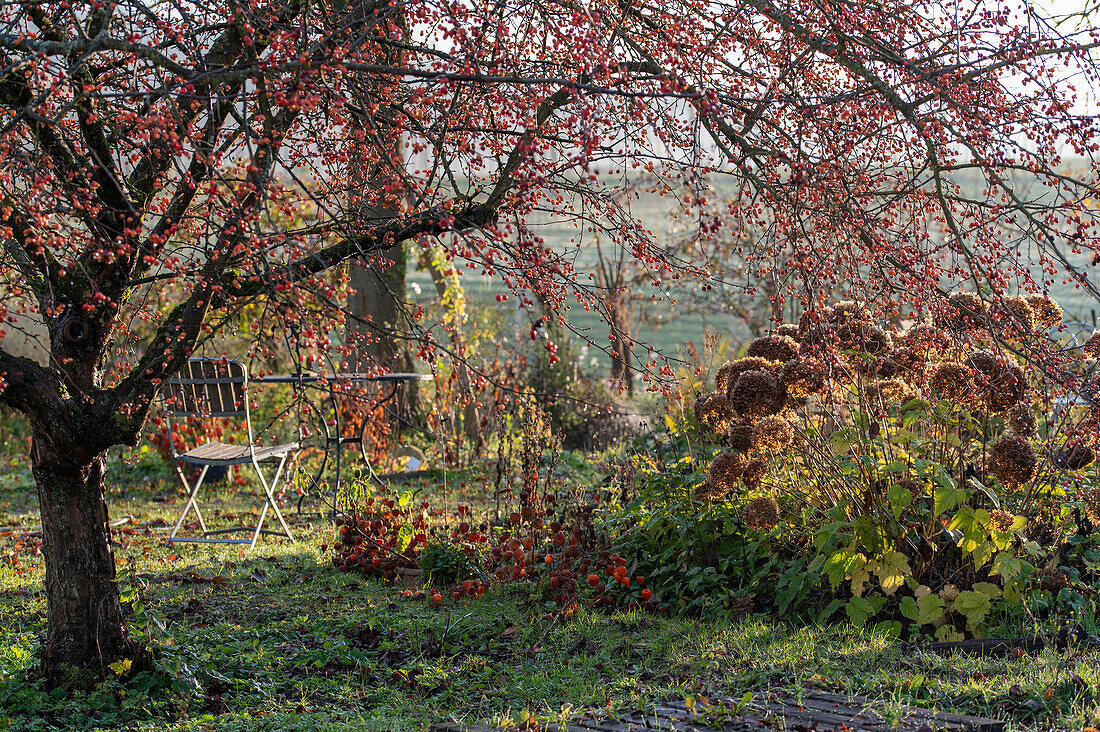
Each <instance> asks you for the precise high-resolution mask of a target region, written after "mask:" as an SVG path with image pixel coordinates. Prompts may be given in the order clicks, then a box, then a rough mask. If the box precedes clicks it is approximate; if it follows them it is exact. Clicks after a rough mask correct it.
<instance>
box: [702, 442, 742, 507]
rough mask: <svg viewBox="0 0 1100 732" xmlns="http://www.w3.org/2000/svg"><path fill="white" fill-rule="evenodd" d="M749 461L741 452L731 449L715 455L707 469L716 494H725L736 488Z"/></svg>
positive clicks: (708, 477)
mask: <svg viewBox="0 0 1100 732" xmlns="http://www.w3.org/2000/svg"><path fill="white" fill-rule="evenodd" d="M747 463H748V461H747V460H745V458H743V457H742V456H741V455H740V453H736V452H732V451H729V450H727V451H726V452H723V453H721V454H720V455H718V456H717V457H715V458H714V460H713V461H711V464H710V469H709V470H708V471H707V481H708V482H709V483H710V484H711V487H712V490H713V491H714V492H715V494H716V495H723V496H724V495H727V494H728V493H729V492H730V491H732V490H733V489H734V488H736V487H737V482H738V481H739V480H741V476H742V474H743V473H744V471H745V465H746V464H747Z"/></svg>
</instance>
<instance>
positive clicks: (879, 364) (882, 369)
mask: <svg viewBox="0 0 1100 732" xmlns="http://www.w3.org/2000/svg"><path fill="white" fill-rule="evenodd" d="M900 370H901V369H900V368H899V367H898V362H897V361H895V360H894V354H893V353H892V352H891V354H890V355H889V356H885V357H883V358H880V359H879V360H878V361H876V362H875V375H876V376H880V377H882V378H883V379H892V378H894V377H895V376H897V375H898V371H900Z"/></svg>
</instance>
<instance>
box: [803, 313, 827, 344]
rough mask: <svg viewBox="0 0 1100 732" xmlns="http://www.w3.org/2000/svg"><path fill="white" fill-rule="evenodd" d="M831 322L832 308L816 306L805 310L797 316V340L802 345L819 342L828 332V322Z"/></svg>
mask: <svg viewBox="0 0 1100 732" xmlns="http://www.w3.org/2000/svg"><path fill="white" fill-rule="evenodd" d="M832 322H833V309H832V308H829V307H826V308H818V309H816V310H806V311H805V312H803V313H802V315H801V316H800V317H799V318H798V340H799V342H800V343H801V344H802V346H809V345H813V344H816V343H820V342H821V341H823V340H824V339H825V334H826V333H828V332H829V329H830V323H832Z"/></svg>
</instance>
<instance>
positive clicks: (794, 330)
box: [775, 323, 802, 341]
mask: <svg viewBox="0 0 1100 732" xmlns="http://www.w3.org/2000/svg"><path fill="white" fill-rule="evenodd" d="M775 334H776V335H777V336H783V337H784V338H793V339H794V340H796V341H797V340H799V339H800V338H801V337H802V334H801V333H800V332H799V331H798V324H797V323H783V324H782V325H781V326H779V327H778V328H776V329H775Z"/></svg>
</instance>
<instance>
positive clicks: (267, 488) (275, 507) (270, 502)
mask: <svg viewBox="0 0 1100 732" xmlns="http://www.w3.org/2000/svg"><path fill="white" fill-rule="evenodd" d="M286 460H287V456H286V455H283V456H282V458H281V459H280V460H279V465H278V467H276V468H275V475H274V476H272V478H271V482H270V483H268V481H267V479H266V478H264V474H263V471H262V470H260V464H259V463H258V462H257V461H256V460H253V461H252V467H253V468H255V469H256V475H257V476H258V477H259V479H260V485H262V486H263V489H264V494H265V495H266V496H267V499H266V500H265V501H264V507H263V510H261V511H260V520H259V521H258V522H256V531H255V533H254V534H253V535H252V546H255V545H256V540H257V539H258V538H259V537H260V532H261V530H262V529H263V525H264V518H266V516H267V509H268V506H270V507H271V509H272V511H274V513H275V517H276V518H278V519H279V524H280V525H282V527H283V532H284V533H285V534H286V538H288V539H290V541H291V542H295V539H294V534H292V533H291V531H290V527H289V526H287V523H286V520H285V519H284V518H283V513H282V511H280V510H279V504H277V503H276V502H275V496H274V495H273V492H274V490H275V487H276V486H277V485H278V484H279V478H280V477H281V476H282V474H283V467H284V466H285V465H286Z"/></svg>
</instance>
